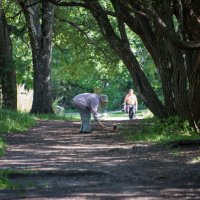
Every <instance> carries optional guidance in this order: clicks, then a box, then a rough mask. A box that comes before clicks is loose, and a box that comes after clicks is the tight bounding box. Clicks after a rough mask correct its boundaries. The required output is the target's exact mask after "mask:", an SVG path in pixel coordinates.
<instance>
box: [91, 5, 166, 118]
mask: <svg viewBox="0 0 200 200" xmlns="http://www.w3.org/2000/svg"><path fill="white" fill-rule="evenodd" d="M89 7H90V11H91V13H92V14H93V16H94V18H95V19H96V21H97V23H98V25H99V27H100V30H101V32H102V35H103V36H104V38H105V39H106V41H107V42H108V44H109V45H110V46H111V48H112V49H113V50H114V51H115V52H116V53H117V55H118V56H119V57H120V58H121V59H122V61H123V62H124V64H125V66H126V67H127V69H128V71H129V73H130V74H131V77H132V78H133V81H134V83H135V85H136V87H137V91H138V94H139V95H140V97H141V99H142V100H143V102H144V103H145V105H146V106H147V107H148V108H149V109H150V110H151V111H152V112H153V113H154V114H155V115H156V116H158V117H160V118H164V117H167V112H166V110H165V108H164V106H163V105H162V103H161V101H160V100H159V99H158V97H157V96H156V94H155V92H154V91H153V88H152V87H151V85H150V83H149V82H148V80H147V78H146V76H145V74H144V72H143V70H142V69H141V67H140V65H139V63H138V61H137V59H136V58H135V56H134V54H133V53H132V51H131V49H130V46H127V44H125V43H124V40H123V38H122V39H120V38H119V37H118V36H117V35H116V34H115V32H114V30H113V29H112V26H111V25H110V23H109V20H108V18H107V15H106V13H105V12H104V10H103V9H102V7H101V6H100V5H99V4H98V3H94V2H93V3H91V4H90V6H89Z"/></svg>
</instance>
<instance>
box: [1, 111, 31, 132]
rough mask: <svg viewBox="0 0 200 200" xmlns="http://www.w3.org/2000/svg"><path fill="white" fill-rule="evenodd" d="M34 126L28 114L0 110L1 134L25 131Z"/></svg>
mask: <svg viewBox="0 0 200 200" xmlns="http://www.w3.org/2000/svg"><path fill="white" fill-rule="evenodd" d="M34 124H35V120H34V119H33V118H32V117H31V116H30V115H29V114H28V113H22V112H14V111H10V110H3V109H0V133H10V132H20V131H24V130H27V129H28V128H29V127H31V126H32V125H34Z"/></svg>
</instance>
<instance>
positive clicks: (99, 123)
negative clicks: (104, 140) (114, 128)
mask: <svg viewBox="0 0 200 200" xmlns="http://www.w3.org/2000/svg"><path fill="white" fill-rule="evenodd" d="M96 122H97V124H98V125H99V126H100V127H101V128H103V129H104V128H105V125H104V124H102V123H101V122H100V121H99V120H98V119H97V120H96Z"/></svg>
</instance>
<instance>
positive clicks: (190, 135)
mask: <svg viewBox="0 0 200 200" xmlns="http://www.w3.org/2000/svg"><path fill="white" fill-rule="evenodd" d="M121 132H122V134H123V135H124V136H125V137H126V138H127V140H128V141H148V142H155V143H169V142H172V141H180V140H199V139H200V134H197V133H196V132H195V131H194V130H193V129H192V128H191V127H190V126H189V124H188V122H181V121H180V120H179V119H178V118H177V117H173V118H169V119H166V120H165V121H164V122H161V121H159V120H158V119H156V118H149V119H143V120H142V121H140V122H135V123H130V122H128V123H126V124H124V125H123V126H122V131H121Z"/></svg>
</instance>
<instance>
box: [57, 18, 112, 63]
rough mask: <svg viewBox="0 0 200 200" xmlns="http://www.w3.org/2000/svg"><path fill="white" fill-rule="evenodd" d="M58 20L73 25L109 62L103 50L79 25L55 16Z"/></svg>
mask: <svg viewBox="0 0 200 200" xmlns="http://www.w3.org/2000/svg"><path fill="white" fill-rule="evenodd" d="M55 17H56V18H57V19H58V20H60V21H61V22H65V23H68V24H69V25H71V26H72V27H74V28H75V29H77V30H78V31H79V32H80V33H82V34H83V35H84V36H85V37H86V38H87V40H88V41H89V43H90V44H92V45H94V46H95V47H96V48H97V49H98V50H99V51H100V52H101V53H102V54H103V55H104V56H105V58H106V59H107V60H108V61H109V58H108V57H107V56H106V54H105V52H104V51H103V50H102V48H100V47H99V46H98V45H97V44H96V43H95V42H94V41H92V40H91V39H90V37H89V36H88V35H87V33H86V32H85V31H84V30H83V29H82V28H80V27H79V26H78V25H77V24H75V23H74V22H72V21H69V20H67V19H63V18H60V17H58V16H55Z"/></svg>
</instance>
